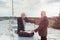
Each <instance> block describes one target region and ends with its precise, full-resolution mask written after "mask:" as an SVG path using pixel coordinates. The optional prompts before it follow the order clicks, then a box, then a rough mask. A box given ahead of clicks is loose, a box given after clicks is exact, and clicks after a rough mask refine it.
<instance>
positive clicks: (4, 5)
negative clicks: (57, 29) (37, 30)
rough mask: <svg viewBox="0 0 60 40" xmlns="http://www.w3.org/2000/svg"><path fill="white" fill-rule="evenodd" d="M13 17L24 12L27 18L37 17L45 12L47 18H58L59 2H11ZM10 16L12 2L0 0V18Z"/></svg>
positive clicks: (57, 0)
mask: <svg viewBox="0 0 60 40" xmlns="http://www.w3.org/2000/svg"><path fill="white" fill-rule="evenodd" d="M13 7H14V16H16V17H18V16H20V14H21V13H22V12H25V13H26V15H27V16H28V17H39V16H40V13H41V11H42V10H45V11H46V13H47V16H48V17H53V16H58V14H59V8H60V0H13ZM11 15H12V0H0V16H11Z"/></svg>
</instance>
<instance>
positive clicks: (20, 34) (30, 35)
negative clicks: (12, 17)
mask: <svg viewBox="0 0 60 40" xmlns="http://www.w3.org/2000/svg"><path fill="white" fill-rule="evenodd" d="M18 35H19V36H20V37H32V36H33V35H34V33H27V32H20V33H19V34H18Z"/></svg>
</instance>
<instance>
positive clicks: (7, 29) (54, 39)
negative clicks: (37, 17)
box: [0, 20, 60, 40]
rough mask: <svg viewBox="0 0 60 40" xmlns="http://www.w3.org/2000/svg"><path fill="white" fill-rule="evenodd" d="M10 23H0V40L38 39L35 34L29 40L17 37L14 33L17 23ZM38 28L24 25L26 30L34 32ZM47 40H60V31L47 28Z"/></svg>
mask: <svg viewBox="0 0 60 40" xmlns="http://www.w3.org/2000/svg"><path fill="white" fill-rule="evenodd" d="M9 22H11V21H9V20H3V21H0V40H38V39H40V37H39V36H38V33H35V35H34V36H33V37H31V38H29V37H18V35H17V34H16V33H15V31H16V30H17V24H16V23H17V22H16V21H15V20H14V22H13V23H9ZM37 27H38V25H35V24H33V23H32V24H31V23H27V24H26V30H31V29H32V30H34V29H36V28H37ZM47 30H48V35H47V38H48V40H60V30H57V29H53V28H48V29H47Z"/></svg>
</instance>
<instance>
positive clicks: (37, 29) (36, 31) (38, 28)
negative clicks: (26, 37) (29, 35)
mask: <svg viewBox="0 0 60 40" xmlns="http://www.w3.org/2000/svg"><path fill="white" fill-rule="evenodd" d="M42 20H43V18H40V21H39V22H40V23H41V22H42ZM40 23H39V26H40ZM39 28H40V27H38V28H37V29H35V30H34V31H35V32H37V31H38V29H39Z"/></svg>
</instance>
